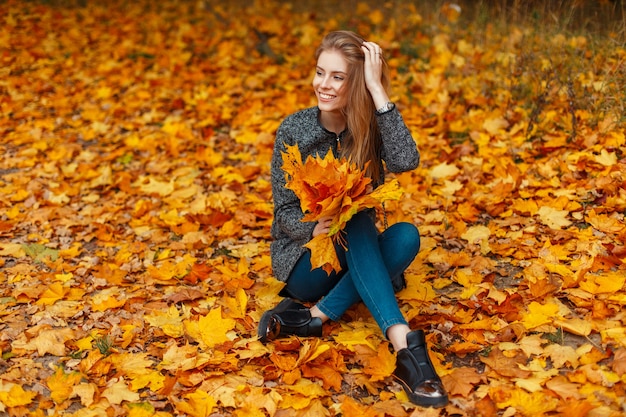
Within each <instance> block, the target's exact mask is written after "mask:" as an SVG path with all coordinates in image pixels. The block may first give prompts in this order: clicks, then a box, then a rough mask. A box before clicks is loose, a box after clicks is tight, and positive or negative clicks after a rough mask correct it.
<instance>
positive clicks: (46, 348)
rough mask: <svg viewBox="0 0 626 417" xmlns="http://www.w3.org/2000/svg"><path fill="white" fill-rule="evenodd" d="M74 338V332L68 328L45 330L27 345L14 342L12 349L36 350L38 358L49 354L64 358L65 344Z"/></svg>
mask: <svg viewBox="0 0 626 417" xmlns="http://www.w3.org/2000/svg"><path fill="white" fill-rule="evenodd" d="M73 338H74V331H73V330H72V329H70V328H62V329H46V330H43V331H41V332H40V333H39V334H38V335H37V336H36V337H34V338H33V339H31V340H30V341H28V342H27V343H24V344H22V343H20V342H18V341H14V342H13V344H14V348H23V349H26V350H36V351H37V353H38V354H39V356H43V355H45V354H46V353H50V354H52V355H54V356H65V354H66V348H65V342H67V341H68V340H71V339H73Z"/></svg>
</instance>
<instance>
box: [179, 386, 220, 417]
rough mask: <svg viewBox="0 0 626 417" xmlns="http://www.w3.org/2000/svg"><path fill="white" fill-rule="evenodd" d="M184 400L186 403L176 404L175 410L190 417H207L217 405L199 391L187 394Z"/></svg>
mask: <svg viewBox="0 0 626 417" xmlns="http://www.w3.org/2000/svg"><path fill="white" fill-rule="evenodd" d="M184 398H185V400H186V401H180V402H177V403H176V409H177V410H178V411H180V412H182V413H186V414H188V415H190V416H192V417H208V416H209V415H211V413H212V412H213V408H214V407H215V406H216V405H217V402H216V401H215V398H213V397H212V396H211V395H209V394H208V393H206V392H204V391H201V390H197V391H194V392H192V393H190V394H187V395H185V396H184Z"/></svg>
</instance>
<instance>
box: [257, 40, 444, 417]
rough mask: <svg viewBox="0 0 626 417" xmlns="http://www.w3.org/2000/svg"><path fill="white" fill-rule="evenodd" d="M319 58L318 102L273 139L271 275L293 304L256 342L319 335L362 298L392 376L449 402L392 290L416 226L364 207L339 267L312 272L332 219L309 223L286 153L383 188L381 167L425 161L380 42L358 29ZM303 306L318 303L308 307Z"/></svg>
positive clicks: (283, 305)
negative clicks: (315, 246) (378, 217)
mask: <svg viewBox="0 0 626 417" xmlns="http://www.w3.org/2000/svg"><path fill="white" fill-rule="evenodd" d="M316 60H317V61H316V67H315V68H316V70H315V75H314V77H313V82H312V84H313V89H314V92H315V95H316V97H317V106H315V107H311V108H308V109H305V110H302V111H299V112H297V113H295V114H292V115H290V116H288V117H287V118H286V119H285V120H284V121H283V123H282V124H281V126H280V127H279V128H278V130H277V134H276V141H275V144H274V154H273V158H272V167H271V168H272V192H273V198H274V221H273V224H272V229H271V231H272V237H273V238H274V241H273V242H272V244H271V256H272V266H273V270H274V274H275V275H276V277H277V278H278V279H279V280H281V281H284V282H285V283H286V285H285V287H284V289H283V290H282V292H281V295H283V296H285V297H287V298H285V299H284V300H283V301H282V302H280V303H279V304H278V306H276V307H275V308H274V309H271V310H269V311H267V312H265V313H264V314H263V316H262V317H261V320H260V322H259V329H258V335H259V338H260V340H261V341H263V342H268V341H271V340H273V339H276V338H279V337H287V336H291V335H297V336H322V333H323V328H322V327H323V323H324V322H326V321H327V320H339V319H340V318H341V316H342V315H343V313H344V312H345V311H346V310H347V309H348V308H350V307H351V306H352V305H353V304H355V303H357V302H363V303H364V304H365V306H366V307H367V308H368V309H369V311H370V312H371V313H372V316H373V317H374V319H375V320H376V322H377V323H378V325H379V327H380V329H381V331H382V333H383V334H384V335H385V336H386V337H387V338H388V339H389V341H390V342H391V344H392V345H393V348H394V349H395V351H396V352H397V362H396V370H395V373H394V374H395V376H396V379H397V380H398V381H399V382H400V383H401V384H402V386H403V387H404V389H405V391H406V392H407V395H408V396H409V399H410V400H411V401H412V402H414V403H415V404H417V405H422V406H436V407H440V406H444V405H445V404H447V402H448V396H447V393H446V392H445V390H444V388H443V385H442V383H441V380H440V378H439V376H438V375H437V373H436V372H435V369H434V367H433V364H432V363H431V361H430V358H429V356H428V349H427V347H426V342H425V335H424V332H423V331H422V330H418V331H411V329H410V328H409V326H408V323H407V321H406V319H405V318H404V317H403V314H402V312H401V311H400V308H399V307H398V302H397V300H396V298H395V294H394V291H397V290H399V289H401V288H403V286H404V285H405V283H404V276H403V272H404V270H405V269H406V268H407V267H408V266H409V265H410V264H411V262H412V261H413V260H414V258H415V256H416V255H417V252H418V251H419V247H420V236H419V232H418V230H417V228H416V227H415V226H414V225H413V224H411V223H396V224H394V225H392V226H391V227H389V228H387V229H386V230H384V231H383V232H382V233H381V232H379V231H378V230H377V228H376V225H375V216H374V212H373V211H372V210H363V211H359V212H358V213H357V214H355V215H354V216H353V217H352V218H351V219H350V220H348V221H347V223H346V225H345V227H344V229H343V230H342V231H341V233H342V243H341V244H336V245H335V251H336V254H337V258H338V259H339V263H340V266H341V268H340V270H339V271H338V272H337V271H335V270H333V271H331V272H330V273H329V274H328V273H327V271H326V270H324V269H323V268H321V267H313V266H312V261H311V251H310V250H309V249H308V248H306V247H305V245H306V244H307V243H309V242H310V241H311V240H312V239H314V238H316V237H318V236H321V235H324V234H328V233H329V232H330V226H331V220H332V218H333V216H329V217H322V218H320V219H319V220H318V221H308V222H307V221H304V220H305V219H303V218H304V216H305V213H304V212H303V209H302V204H301V202H300V201H299V199H298V197H297V196H296V194H295V193H294V191H292V190H291V189H289V187H287V184H286V169H284V163H285V162H284V157H285V155H286V154H287V149H292V148H293V147H297V148H298V149H299V151H300V154H301V156H302V159H305V158H307V157H309V156H316V155H317V156H323V155H327V154H328V152H332V153H333V155H335V156H341V157H345V158H346V159H348V160H350V161H351V162H352V163H354V164H356V166H357V167H358V168H360V169H362V170H364V171H365V174H366V175H367V176H369V177H370V179H371V181H372V184H373V185H374V187H376V186H379V185H381V184H382V183H384V171H383V161H384V162H385V163H386V166H387V167H388V168H389V170H391V171H393V172H404V171H410V170H413V169H415V168H416V167H417V165H418V163H419V152H418V150H417V147H416V144H415V141H414V139H413V137H412V136H411V133H410V132H409V129H408V128H407V126H406V125H405V123H404V121H403V119H402V116H401V115H400V113H399V111H398V110H397V109H396V107H395V105H394V104H393V103H390V101H389V96H388V93H387V89H388V85H389V81H388V76H387V72H388V70H387V65H386V63H385V59H384V55H383V51H382V49H381V48H380V46H379V45H378V44H376V43H374V42H368V41H365V40H364V39H362V38H361V37H360V36H358V35H356V34H355V33H352V32H347V31H336V32H331V33H329V34H328V35H326V37H325V38H324V39H323V40H322V43H321V45H320V47H319V48H318V49H317V52H316ZM331 250H332V249H331ZM302 302H307V303H312V304H314V305H313V306H312V307H311V308H307V307H306V306H305V305H304V304H302Z"/></svg>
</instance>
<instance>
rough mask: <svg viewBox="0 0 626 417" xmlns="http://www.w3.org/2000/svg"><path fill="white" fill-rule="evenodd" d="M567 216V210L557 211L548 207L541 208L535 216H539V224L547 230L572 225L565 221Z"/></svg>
mask: <svg viewBox="0 0 626 417" xmlns="http://www.w3.org/2000/svg"><path fill="white" fill-rule="evenodd" d="M568 214H569V211H567V210H558V209H555V208H553V207H548V206H542V207H541V208H539V210H538V211H537V215H538V216H539V219H540V220H541V222H542V223H543V224H545V225H546V226H548V227H549V228H551V229H556V230H559V229H561V228H562V227H567V226H569V225H570V224H572V222H571V221H570V220H568V219H567V215H568Z"/></svg>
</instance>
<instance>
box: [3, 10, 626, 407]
mask: <svg viewBox="0 0 626 417" xmlns="http://www.w3.org/2000/svg"><path fill="white" fill-rule="evenodd" d="M327 3H334V2H322V1H319V2H317V1H313V2H293V3H288V2H272V1H267V2H254V3H252V2H237V1H235V2H216V1H212V0H206V1H171V0H165V1H159V2H150V1H143V0H142V1H136V2H122V1H119V2H116V1H111V2H92V1H89V0H84V1H77V2H75V3H74V2H61V1H54V0H52V1H28V2H23V1H16V0H10V1H6V2H0V21H1V22H2V31H0V60H1V64H2V65H0V282H1V283H2V284H1V285H0V291H1V292H0V351H1V358H0V414H1V415H8V416H16V417H17V416H57V415H58V416H60V415H63V416H76V417H81V416H108V417H109V416H122V415H124V416H132V417H139V416H141V417H143V416H154V417H165V416H174V415H188V416H193V417H206V416H216V417H217V416H222V415H233V416H276V417H284V416H305V415H315V416H317V415H319V416H334V415H342V416H346V417H350V416H393V417H403V416H411V415H413V416H417V415H420V416H422V415H424V416H457V415H458V416H465V415H467V416H557V415H567V416H572V417H577V416H581V417H582V416H590V417H597V416H610V417H613V416H622V415H623V414H624V412H625V410H624V398H625V396H626V393H625V390H626V315H625V313H624V310H625V309H624V307H625V306H626V287H625V276H626V271H625V269H626V268H625V266H624V257H625V255H626V248H625V246H624V242H625V241H626V225H625V222H624V215H625V213H626V191H625V190H626V187H625V181H626V132H625V126H626V119H625V117H624V115H625V114H626V112H625V111H624V103H626V85H625V81H624V80H626V73H625V71H626V69H625V68H626V65H624V63H625V61H626V50H625V48H624V38H623V36H624V30H622V31H621V32H620V31H613V32H612V31H610V30H608V31H606V32H603V33H592V32H587V31H585V30H580V31H578V30H575V29H576V27H575V26H573V25H570V23H572V22H565V19H566V18H567V17H568V16H573V15H574V14H575V13H574V12H576V11H577V10H578V8H581V7H585V5H588V4H590V3H593V5H594V7H597V8H596V9H594V10H595V12H596V13H598V16H613V15H615V13H616V12H619V11H620V9H616V7H617V8H618V7H620V5H621V4H622V2H585V1H581V2H573V6H572V7H571V8H569V7H568V10H563V12H564V13H563V14H561V15H559V14H558V10H557V11H553V10H550V11H549V12H550V13H547V12H548V11H547V10H544V9H541V8H539V9H538V11H536V12H533V10H530V9H529V10H528V11H529V12H530V13H529V14H528V19H527V20H524V19H519V20H516V21H508V20H506V19H505V18H502V17H500V18H498V16H499V15H498V12H499V10H495V9H494V10H493V14H489V9H488V8H487V9H481V8H478V7H477V8H474V9H472V8H471V7H470V6H471V5H472V4H474V5H476V4H478V3H480V4H483V2H468V3H467V4H466V3H460V4H461V6H462V7H460V8H457V7H453V6H454V5H453V4H451V3H450V4H449V3H445V2H444V4H441V5H439V2H436V3H437V5H436V6H434V5H431V4H429V5H425V7H424V8H419V6H418V3H421V2H373V1H372V2H338V3H341V4H337V5H332V7H330V6H329V5H328V4H327ZM414 3H415V4H414ZM423 3H433V2H423ZM488 3H489V4H493V7H496V6H497V5H498V4H502V3H505V2H488ZM514 3H515V4H521V3H526V2H514ZM528 3H529V4H538V3H541V2H528ZM548 3H553V2H548ZM433 4H434V3H433ZM622 7H623V6H622ZM611 8H613V9H611ZM570 9H571V10H570ZM505 11H506V10H504V11H502V12H505ZM544 11H545V12H546V13H544V14H542V13H543V12H544ZM621 11H622V15H621V16H623V10H621ZM566 23H567V24H566ZM606 26H607V28H608V29H610V27H609V25H608V24H607V25H606ZM337 28H348V29H353V30H355V31H357V32H359V33H361V34H363V35H364V36H365V37H366V38H370V39H372V40H376V41H377V42H379V43H380V44H381V46H382V47H383V49H384V50H385V54H386V57H387V58H388V61H389V65H390V68H391V71H392V79H393V85H392V88H393V91H392V100H393V101H394V102H395V103H396V105H397V106H398V108H399V109H400V111H401V113H402V115H403V117H404V119H405V121H406V123H407V126H408V127H409V129H410V130H411V132H412V134H413V136H414V137H415V139H416V141H417V143H418V146H419V148H420V151H421V156H422V164H421V166H420V167H419V168H418V169H416V170H414V171H412V172H408V173H403V174H399V175H397V176H390V177H389V181H392V180H396V181H397V182H398V184H399V185H400V186H401V188H402V189H403V191H404V194H403V195H402V197H401V198H400V199H398V200H392V201H388V202H387V203H386V210H387V213H388V217H389V222H390V223H393V222H396V221H400V220H402V221H410V222H413V223H415V224H416V225H417V226H418V227H419V230H420V233H421V236H422V246H421V250H420V253H419V254H418V257H417V259H416V260H415V262H414V263H413V264H412V265H411V266H410V267H409V269H408V270H407V273H406V277H407V281H408V285H407V288H405V289H404V290H403V291H402V292H400V293H399V294H398V297H399V301H400V305H401V308H402V310H403V312H404V313H405V315H406V317H407V319H408V320H409V321H410V323H411V326H412V327H414V328H424V329H426V330H427V333H428V341H429V346H430V348H431V352H430V353H431V357H432V359H433V362H434V364H435V366H436V368H437V370H438V371H439V373H440V374H441V375H442V378H443V381H444V384H445V386H446V388H447V389H448V391H449V393H450V397H451V403H450V404H449V405H448V406H446V407H445V408H442V409H428V410H426V409H421V408H418V407H415V406H413V405H411V404H410V403H409V402H408V401H407V398H406V396H405V394H404V393H403V391H402V390H401V389H400V386H399V385H398V384H396V383H395V382H394V381H393V378H392V377H391V373H392V371H393V367H394V355H393V352H391V351H390V348H389V344H388V342H387V341H386V340H385V339H384V337H383V336H382V335H381V334H380V331H379V329H378V328H377V326H376V324H375V323H374V321H373V320H372V318H371V316H370V315H369V313H368V312H367V310H366V309H365V308H364V307H363V306H360V305H357V306H355V307H353V308H352V309H350V310H349V311H348V312H347V313H346V317H345V320H340V321H337V322H333V323H329V324H328V325H327V326H325V329H324V337H322V338H312V339H296V338H293V339H285V340H281V341H277V342H275V343H270V344H268V345H263V344H261V343H260V342H259V341H258V340H257V337H256V326H257V323H258V320H259V318H260V316H261V314H262V313H263V312H264V311H266V310H267V309H268V308H271V307H272V306H274V305H275V304H276V303H277V302H278V301H279V299H280V298H279V297H278V296H277V294H278V292H279V291H280V288H281V284H280V283H279V282H277V281H276V280H275V279H274V277H273V276H272V273H271V268H270V259H269V243H270V236H269V227H270V224H271V219H272V209H273V207H272V203H271V201H272V200H271V186H270V179H269V163H270V159H271V155H272V148H273V141H274V132H275V130H276V128H277V126H278V125H279V123H280V122H281V120H282V119H283V118H284V117H285V116H286V115H287V114H289V113H292V112H293V111H296V110H298V109H301V108H304V107H307V106H310V105H312V104H314V101H313V99H314V97H313V94H312V92H311V86H310V81H311V75H312V69H313V65H314V63H313V62H312V59H313V54H314V50H315V47H316V46H317V43H318V42H319V40H320V39H321V37H322V36H323V34H324V33H326V32H327V31H328V30H331V29H337ZM583 28H584V27H583Z"/></svg>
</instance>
